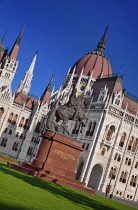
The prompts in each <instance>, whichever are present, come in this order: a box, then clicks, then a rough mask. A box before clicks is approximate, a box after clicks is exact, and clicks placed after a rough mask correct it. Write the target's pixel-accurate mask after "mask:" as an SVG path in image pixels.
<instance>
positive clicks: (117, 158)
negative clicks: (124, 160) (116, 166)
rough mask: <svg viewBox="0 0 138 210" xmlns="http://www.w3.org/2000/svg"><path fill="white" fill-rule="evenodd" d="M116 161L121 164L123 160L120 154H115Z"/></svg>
mask: <svg viewBox="0 0 138 210" xmlns="http://www.w3.org/2000/svg"><path fill="white" fill-rule="evenodd" d="M114 160H116V161H118V162H120V160H121V155H120V154H118V153H116V154H115V157H114Z"/></svg>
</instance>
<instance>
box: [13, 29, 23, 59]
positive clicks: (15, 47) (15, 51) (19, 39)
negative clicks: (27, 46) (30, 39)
mask: <svg viewBox="0 0 138 210" xmlns="http://www.w3.org/2000/svg"><path fill="white" fill-rule="evenodd" d="M24 28H25V25H23V27H22V29H21V31H20V33H19V35H18V37H17V39H16V41H15V43H14V45H13V47H12V49H11V51H10V53H9V57H10V58H13V59H15V60H16V59H17V56H18V51H19V47H20V44H21V39H22V35H23V31H24Z"/></svg>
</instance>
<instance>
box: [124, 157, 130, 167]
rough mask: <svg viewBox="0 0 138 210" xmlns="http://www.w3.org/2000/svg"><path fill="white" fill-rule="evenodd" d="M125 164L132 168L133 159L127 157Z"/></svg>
mask: <svg viewBox="0 0 138 210" xmlns="http://www.w3.org/2000/svg"><path fill="white" fill-rule="evenodd" d="M125 164H126V165H128V166H130V165H131V159H130V158H128V157H126V159H125Z"/></svg>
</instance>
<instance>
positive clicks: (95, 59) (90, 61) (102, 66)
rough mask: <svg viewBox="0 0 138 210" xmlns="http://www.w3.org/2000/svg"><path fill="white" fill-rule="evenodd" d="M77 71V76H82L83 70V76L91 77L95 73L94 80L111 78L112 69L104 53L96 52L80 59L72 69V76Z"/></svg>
mask: <svg viewBox="0 0 138 210" xmlns="http://www.w3.org/2000/svg"><path fill="white" fill-rule="evenodd" d="M74 68H76V69H75V74H80V73H81V71H82V69H83V75H85V76H90V74H91V73H92V71H93V78H95V79H96V78H99V77H105V76H106V77H111V76H112V68H111V65H110V62H109V60H108V58H106V56H105V54H104V52H102V51H99V50H95V51H93V52H92V53H88V54H86V55H85V56H83V57H82V58H80V59H79V60H78V61H77V62H76V63H75V64H74V65H73V67H72V68H71V70H70V74H71V73H72V72H73V70H74Z"/></svg>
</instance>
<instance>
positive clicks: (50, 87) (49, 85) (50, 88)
mask: <svg viewBox="0 0 138 210" xmlns="http://www.w3.org/2000/svg"><path fill="white" fill-rule="evenodd" d="M53 79H54V75H52V77H51V80H50V82H49V84H48V86H47V87H46V90H47V91H49V92H51V91H52V82H53Z"/></svg>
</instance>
